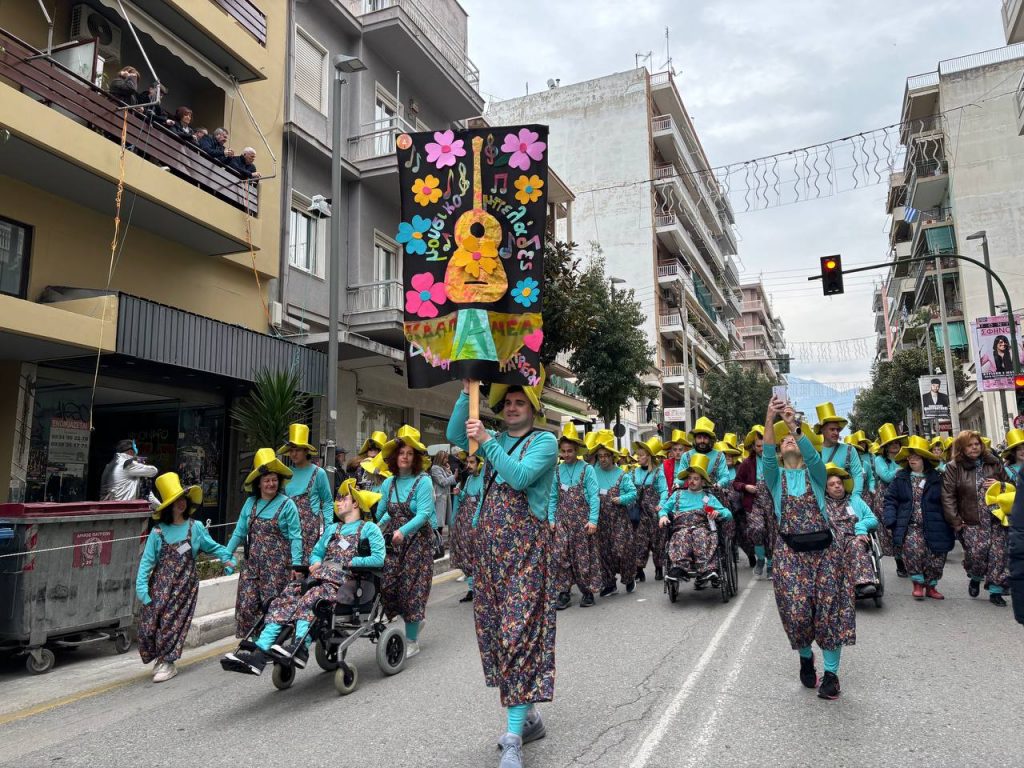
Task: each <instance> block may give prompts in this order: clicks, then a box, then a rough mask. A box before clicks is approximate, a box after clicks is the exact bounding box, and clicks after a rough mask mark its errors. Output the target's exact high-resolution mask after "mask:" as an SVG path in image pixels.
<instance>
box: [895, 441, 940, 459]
mask: <svg viewBox="0 0 1024 768" xmlns="http://www.w3.org/2000/svg"><path fill="white" fill-rule="evenodd" d="M912 453H916V454H917V455H918V456H920V457H921V458H922V459H924V460H925V461H927V462H928V463H929V464H932V465H934V464H937V463H938V461H939V457H938V456H936V455H935V454H934V453H932V449H931V446H930V445H928V441H927V440H925V439H924V438H923V437H920V436H919V435H911V436H910V438H909V439H908V440H907V443H906V445H904V446H903V448H901V449H900V452H899V453H898V454H896V463H897V464H902V463H903V462H905V461H906V460H907V457H909V456H910V454H912Z"/></svg>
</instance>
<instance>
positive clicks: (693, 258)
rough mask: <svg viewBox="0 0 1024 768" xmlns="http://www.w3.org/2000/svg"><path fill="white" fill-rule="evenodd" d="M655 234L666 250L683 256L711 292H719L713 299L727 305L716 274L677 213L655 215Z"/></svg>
mask: <svg viewBox="0 0 1024 768" xmlns="http://www.w3.org/2000/svg"><path fill="white" fill-rule="evenodd" d="M654 234H655V235H656V236H657V238H658V240H659V241H660V242H661V244H662V245H663V246H665V248H666V250H668V251H669V252H670V253H673V254H676V255H680V256H682V257H683V261H684V262H685V263H687V264H689V265H690V266H691V267H693V268H694V269H695V270H696V271H697V273H698V275H699V276H700V278H701V280H702V281H703V282H704V284H705V285H706V286H707V287H708V290H709V291H714V292H717V294H718V295H717V296H715V294H714V293H712V296H713V298H717V300H718V302H719V303H725V296H723V295H722V289H721V288H720V287H719V286H718V284H717V283H716V282H715V275H714V273H713V272H712V271H711V268H710V267H709V266H708V263H707V261H706V260H705V259H704V256H703V255H701V252H700V251H699V250H698V249H697V246H696V245H695V244H694V242H693V238H691V237H690V233H689V232H687V231H686V228H685V227H684V226H683V224H682V222H681V221H680V220H679V217H678V216H677V215H676V214H675V213H658V214H655V216H654Z"/></svg>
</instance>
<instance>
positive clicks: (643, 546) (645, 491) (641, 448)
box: [629, 436, 668, 581]
mask: <svg viewBox="0 0 1024 768" xmlns="http://www.w3.org/2000/svg"><path fill="white" fill-rule="evenodd" d="M633 450H634V451H635V452H636V458H637V461H638V462H639V466H638V467H636V468H635V469H633V470H631V471H630V473H629V479H630V480H632V481H633V485H634V486H635V487H636V490H637V501H636V504H637V506H638V508H639V510H640V521H639V523H637V526H636V578H637V581H645V580H646V578H647V577H646V576H645V575H644V569H645V568H646V567H647V555H648V553H650V555H651V559H652V560H653V561H654V580H655V581H661V580H662V579H663V578H665V545H666V541H667V539H666V533H665V529H664V528H662V527H661V526H659V525H658V513H659V512H661V508H662V507H663V506H665V501H666V500H667V499H668V484H667V483H666V482H665V473H664V472H662V471H661V466H660V465H659V464H658V455H659V454H660V453H661V452H662V444H661V439H660V438H659V437H657V436H654V437H652V438H650V439H648V440H647V441H646V442H636V443H633Z"/></svg>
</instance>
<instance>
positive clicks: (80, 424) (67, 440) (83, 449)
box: [47, 418, 89, 464]
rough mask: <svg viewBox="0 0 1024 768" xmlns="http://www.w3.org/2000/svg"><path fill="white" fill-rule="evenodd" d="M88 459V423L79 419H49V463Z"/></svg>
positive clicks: (75, 462) (72, 462)
mask: <svg viewBox="0 0 1024 768" xmlns="http://www.w3.org/2000/svg"><path fill="white" fill-rule="evenodd" d="M88 460H89V424H88V423H87V422H85V421H81V420H80V419H58V418H53V419H50V444H49V449H48V451H47V461H48V462H49V463H50V464H85V463H86V462H87V461H88Z"/></svg>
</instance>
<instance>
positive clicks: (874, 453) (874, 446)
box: [868, 442, 878, 456]
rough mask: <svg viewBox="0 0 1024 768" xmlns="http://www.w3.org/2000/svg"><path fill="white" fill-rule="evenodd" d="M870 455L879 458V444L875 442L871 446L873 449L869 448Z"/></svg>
mask: <svg viewBox="0 0 1024 768" xmlns="http://www.w3.org/2000/svg"><path fill="white" fill-rule="evenodd" d="M868 453H870V454H871V455H872V456H877V455H878V443H877V442H874V443H872V444H871V447H870V448H868Z"/></svg>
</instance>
